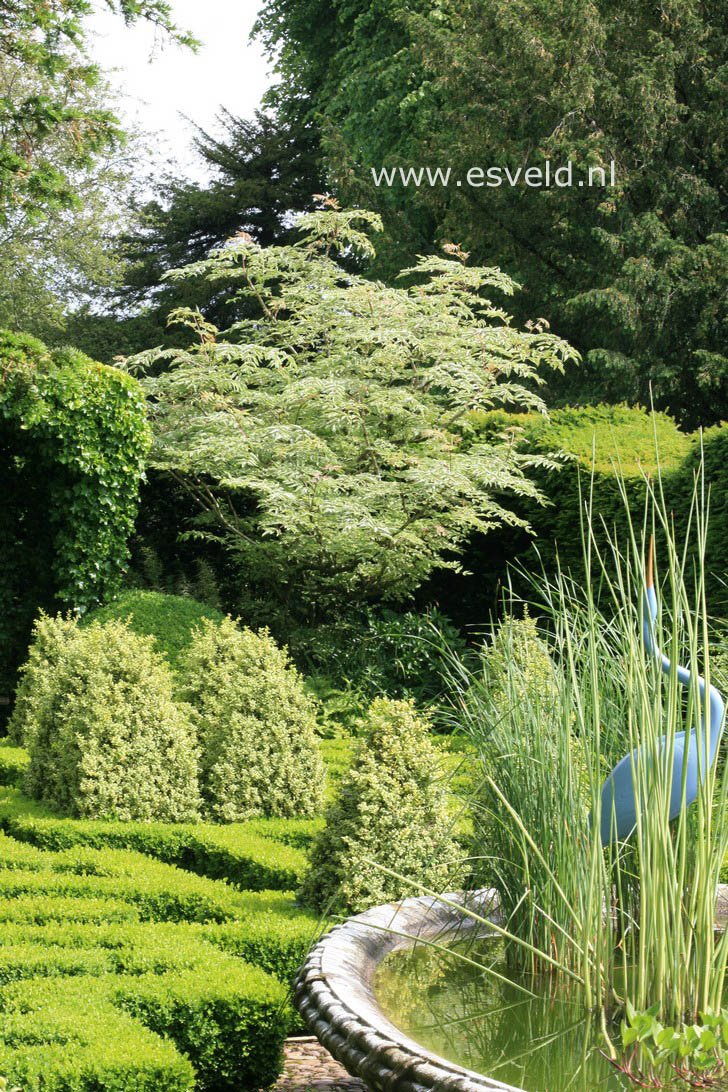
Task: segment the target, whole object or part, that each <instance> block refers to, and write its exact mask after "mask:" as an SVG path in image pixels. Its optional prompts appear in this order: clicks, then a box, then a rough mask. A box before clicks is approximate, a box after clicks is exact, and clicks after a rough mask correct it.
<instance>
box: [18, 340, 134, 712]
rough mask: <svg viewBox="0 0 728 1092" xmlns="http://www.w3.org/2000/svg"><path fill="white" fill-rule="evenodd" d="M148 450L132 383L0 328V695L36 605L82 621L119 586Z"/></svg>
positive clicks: (111, 370)
mask: <svg viewBox="0 0 728 1092" xmlns="http://www.w3.org/2000/svg"><path fill="white" fill-rule="evenodd" d="M149 442H150V441H149V429H148V426H147V422H146V416H145V404H144V396H143V394H142V391H141V388H140V387H139V385H138V383H137V382H136V380H134V379H133V378H131V377H130V376H128V375H126V374H124V373H123V372H120V371H119V370H118V369H116V368H110V367H107V366H105V365H103V364H97V363H95V362H94V361H92V360H90V359H89V358H88V357H86V356H84V354H83V353H80V352H78V351H77V350H74V349H55V350H48V349H46V347H45V346H44V345H43V344H42V343H41V342H40V341H37V340H36V339H35V338H32V337H28V336H26V335H22V334H13V333H10V332H8V331H2V330H0V492H1V493H2V496H3V509H4V510H3V518H2V521H1V527H0V566H2V568H1V570H0V571H1V573H2V577H1V578H0V696H3V697H7V696H8V695H9V693H10V691H11V690H12V687H13V685H14V678H15V672H16V670H17V667H18V664H19V663H20V661H21V660H22V658H23V656H24V654H25V650H26V648H27V642H28V639H29V636H30V629H31V625H32V621H33V618H34V617H35V615H36V613H37V611H38V609H39V608H40V607H43V608H44V609H46V610H56V609H70V610H76V611H80V612H83V611H85V610H87V609H88V608H89V607H92V606H94V605H96V604H97V603H100V602H102V601H103V600H104V599H106V598H108V597H109V596H110V595H111V594H113V593H114V591H115V590H116V589H117V588H118V586H119V583H120V581H121V577H122V575H123V572H124V567H125V563H126V560H127V556H128V548H127V542H128V539H129V535H130V534H131V531H132V529H133V525H134V518H135V516H136V509H137V498H138V489H139V481H140V478H141V476H142V473H143V470H144V462H145V456H146V453H147V450H148V448H149ZM0 712H1V710H0Z"/></svg>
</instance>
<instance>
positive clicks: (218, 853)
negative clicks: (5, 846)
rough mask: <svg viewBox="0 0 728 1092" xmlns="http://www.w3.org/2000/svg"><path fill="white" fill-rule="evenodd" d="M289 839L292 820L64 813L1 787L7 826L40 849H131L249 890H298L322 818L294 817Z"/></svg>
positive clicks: (0, 815)
mask: <svg viewBox="0 0 728 1092" xmlns="http://www.w3.org/2000/svg"><path fill="white" fill-rule="evenodd" d="M288 822H290V823H291V826H292V828H293V829H292V830H291V832H290V834H289V839H290V840H289V841H288V844H283V843H282V842H279V841H277V840H276V836H277V835H283V834H285V830H284V827H285V822H284V821H281V820H278V821H276V820H258V821H251V822H250V823H245V824H243V823H235V824H231V825H230V826H225V827H219V826H213V825H212V824H206V823H196V824H176V823H132V822H130V823H114V822H104V821H102V820H94V819H65V818H58V817H56V816H54V815H52V814H50V813H49V812H48V810H47V809H46V808H44V807H43V806H42V805H38V804H36V803H35V801H32V800H29V799H28V798H27V797H25V796H23V794H22V793H20V792H19V791H17V790H12V789H7V790H6V791H5V792H4V793H2V794H0V827H2V829H3V830H5V831H6V832H7V833H8V834H10V835H12V837H13V838H16V839H18V840H20V841H22V842H28V843H31V844H32V845H34V846H38V847H39V848H40V849H47V850H62V849H70V848H71V847H73V846H88V847H90V848H93V849H112V848H113V849H129V850H136V851H138V852H139V853H143V854H146V855H147V856H149V857H154V858H156V859H157V860H159V861H164V862H166V863H167V864H170V865H177V866H178V867H179V868H183V869H186V870H187V871H190V872H194V873H197V875H199V876H207V877H209V878H211V879H224V880H228V881H229V882H230V883H232V884H234V885H235V886H236V887H240V888H241V889H243V890H246V891H265V890H279V891H291V890H294V889H295V888H296V887H298V885H299V884H300V882H301V878H302V876H303V874H304V871H305V868H306V858H305V855H304V853H303V852H302V851H301V849H299V848H298V846H299V845H305V844H307V843H310V842H311V840H312V839H313V836H314V833H315V831H316V830H317V829H319V828H320V826H321V825H322V821H321V820H299V821H296V820H292V821H288Z"/></svg>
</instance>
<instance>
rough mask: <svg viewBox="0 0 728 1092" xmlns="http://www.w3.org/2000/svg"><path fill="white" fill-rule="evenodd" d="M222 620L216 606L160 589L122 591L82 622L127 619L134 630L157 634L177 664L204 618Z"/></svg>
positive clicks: (164, 650) (172, 664)
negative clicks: (168, 593) (169, 593)
mask: <svg viewBox="0 0 728 1092" xmlns="http://www.w3.org/2000/svg"><path fill="white" fill-rule="evenodd" d="M205 618H207V619H209V620H210V621H213V622H222V620H223V615H222V614H221V613H220V611H218V610H215V608H214V607H209V606H206V605H205V604H204V603H198V601H197V600H196V599H191V598H189V597H188V596H183V595H167V594H166V593H164V592H158V591H140V590H134V591H123V592H121V593H120V595H118V596H117V598H116V599H114V601H113V602H112V603H107V605H106V606H104V607H98V608H97V609H96V610H93V611H90V612H89V614H87V615H86V616H85V617H84V618H83V619H82V623H81V624H82V625H84V624H86V623H87V622H88V623H93V622H113V621H122V622H123V621H126V622H127V623H128V625H129V629H130V630H131V631H132V632H133V633H138V634H139V635H140V636H142V637H154V639H155V641H156V644H157V649H158V650H159V651H160V652H162V653H163V654H164V655H165V656H166V658H167V660H168V661H169V665H170V667H172V668H173V669H176V668H177V665H178V661H179V659H180V657H181V656H182V654H183V653H184V652H185V651H186V650H187V649H188V648H189V646H190V644H191V643H192V638H193V636H194V632H195V629H196V628H198V627H199V626H200V624H201V622H202V621H203V620H204V619H205Z"/></svg>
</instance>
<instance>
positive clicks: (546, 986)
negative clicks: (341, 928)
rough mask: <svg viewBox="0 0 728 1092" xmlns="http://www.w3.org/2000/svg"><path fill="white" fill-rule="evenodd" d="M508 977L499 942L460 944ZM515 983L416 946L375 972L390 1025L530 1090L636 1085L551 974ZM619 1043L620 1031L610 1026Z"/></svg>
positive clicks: (589, 1090)
mask: <svg viewBox="0 0 728 1092" xmlns="http://www.w3.org/2000/svg"><path fill="white" fill-rule="evenodd" d="M460 947H461V948H462V950H464V951H466V952H467V955H468V956H469V957H470V958H473V959H476V960H478V961H479V962H486V963H487V964H488V965H492V966H493V969H494V970H496V971H497V972H499V973H501V974H503V975H504V976H508V975H509V972H508V970H507V968H506V966H505V964H504V962H503V951H502V946H501V944H500V942H498V941H493V940H488V941H478V942H477V944H476V945H475V946H473V945H469V946H467V947H463V946H460ZM519 981H520V982H521V983H522V984H523V985H525V986H527V987H528V988H529V989H530V990H531V991H532V992H533V993H535V994H536V996H535V997H534V998H530V997H527V996H526V995H525V994H524V993H522V992H521V991H519V990H518V988H517V985H516V983H514V982H498V981H496V980H495V979H494V978H493V977H492V976H491V975H489V974H488V973H486V972H485V971H483V970H482V969H479V968H477V967H474V966H472V965H469V964H466V963H463V962H461V961H459V960H458V959H456V958H454V957H453V956H451V955H446V954H444V953H441V952H440V951H438V950H436V949H433V948H428V947H424V946H420V947H418V948H415V950H414V951H409V952H396V953H393V954H392V955H390V956H389V957H387V959H385V960H384V961H383V963H382V965H381V966H380V968H379V969H378V971H377V976H376V979H375V983H374V989H375V993H376V996H377V1000H378V1002H379V1004H380V1006H381V1008H382V1009H383V1011H384V1012H385V1014H386V1015H387V1016H388V1017H389V1019H390V1020H391V1021H392V1023H393V1024H395V1025H396V1027H398V1028H400V1029H401V1030H402V1031H403V1032H405V1033H406V1034H407V1035H408V1036H409V1037H410V1038H411V1039H414V1040H415V1041H416V1042H417V1043H419V1044H421V1045H422V1046H424V1047H426V1048H427V1049H428V1050H431V1051H433V1052H434V1053H435V1054H438V1055H439V1056H440V1057H442V1058H447V1059H448V1060H449V1061H451V1062H455V1063H457V1064H458V1065H461V1066H465V1067H466V1068H467V1069H472V1070H475V1071H476V1072H477V1073H484V1074H487V1075H488V1076H489V1077H495V1078H497V1079H498V1080H499V1081H503V1082H504V1083H505V1084H510V1085H515V1086H516V1087H517V1088H523V1089H526V1090H527V1092H597V1090H602V1092H625V1090H626V1089H628V1088H634V1085H632V1084H631V1083H630V1082H629V1081H628V1080H627V1079H626V1078H625V1077H623V1076H622V1075H621V1074H620V1073H619V1072H618V1071H617V1070H615V1069H614V1067H613V1066H612V1065H610V1063H609V1062H608V1061H607V1059H606V1058H604V1057H603V1056H602V1055H601V1053H600V1048H603V1047H604V1040H603V1038H602V1036H601V1034H600V1031H599V1027H598V1025H597V1022H596V1021H595V1020H594V1019H591V1018H589V1017H585V1015H584V1010H583V1006H582V1005H580V1004H579V1003H578V999H576V998H575V999H573V1000H570V999H569V995H568V991H561V992H555V991H554V990H553V988H552V984H551V983H550V981H549V980H548V978H543V979H534V978H528V979H520V980H519ZM613 1030H614V1035H613V1040H614V1041H616V1042H619V1031H618V1029H613Z"/></svg>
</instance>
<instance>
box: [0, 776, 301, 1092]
mask: <svg viewBox="0 0 728 1092" xmlns="http://www.w3.org/2000/svg"><path fill="white" fill-rule="evenodd" d="M5 791H6V793H9V794H10V795H11V796H12V790H5ZM18 795H19V794H15V796H16V800H15V803H16V805H17V802H18V801H17V796H18ZM31 818H32V817H31ZM55 822H57V821H55ZM258 841H259V842H261V843H264V844H266V845H267V846H268V847H269V848H271V849H273V848H274V843H273V842H271V841H270V840H269V839H268V840H266V839H263V838H260V837H258ZM279 848H281V849H284V848H285V847H279ZM291 852H295V851H293V850H291ZM3 896H4V897H3ZM0 907H3V908H4V909H5V910H6V911H7V913H6V914H1V913H0V920H2V919H4V926H3V929H2V930H0V984H1V985H2V987H3V988H2V994H1V997H0V1013H2V1019H1V1020H0V1025H1V1030H0V1072H2V1073H4V1074H5V1075H6V1076H7V1077H8V1078H9V1080H10V1083H11V1084H17V1085H20V1086H21V1087H22V1088H23V1090H24V1092H36V1090H37V1092H40V1090H41V1089H43V1090H44V1092H56V1090H57V1092H61V1090H63V1092H68V1090H74V1092H98V1090H99V1089H103V1090H105V1092H106V1090H109V1089H114V1090H115V1089H119V1092H121V1090H122V1089H125V1090H127V1089H129V1088H131V1087H133V1088H134V1089H135V1092H137V1090H138V1089H147V1088H149V1089H152V1088H154V1089H162V1090H166V1089H185V1090H187V1089H190V1090H191V1089H192V1088H195V1089H198V1090H207V1089H209V1090H210V1092H212V1090H213V1089H215V1090H216V1092H226V1090H230V1092H232V1090H233V1089H241V1090H244V1089H253V1088H261V1087H265V1086H267V1085H268V1084H270V1083H271V1082H272V1081H274V1080H275V1078H276V1076H277V1075H278V1073H279V1071H280V1065H281V1054H282V1043H283V1039H284V1037H285V1035H286V1033H287V1029H288V1028H289V1026H290V1019H291V1012H290V1009H289V1007H288V1004H287V985H288V984H289V983H290V981H291V979H292V976H293V974H294V973H295V969H296V967H297V966H298V965H299V964H300V962H301V960H302V958H303V955H304V954H305V951H306V950H307V948H308V946H309V944H310V943H311V941H312V939H313V938H314V937H315V935H316V931H317V926H318V923H317V921H316V919H315V917H313V916H310V915H309V916H307V915H305V914H302V913H301V912H300V910H298V909H297V908H296V906H295V903H294V901H293V898H292V896H291V895H290V894H284V893H282V892H251V891H248V892H242V891H240V890H237V889H235V888H234V887H232V886H231V885H229V884H227V883H225V882H221V881H219V880H218V881H215V880H211V879H209V878H206V877H202V876H197V875H193V874H190V873H188V872H185V871H182V870H180V869H178V868H174V867H172V866H171V865H170V864H167V863H164V862H162V861H159V860H155V859H153V858H151V857H149V856H145V855H142V854H140V853H138V852H135V851H133V850H129V849H112V848H98V849H96V848H92V847H90V846H88V845H83V844H79V843H78V842H75V843H74V844H72V845H70V846H68V847H67V848H64V849H59V850H55V851H51V850H48V849H41V848H39V847H38V846H37V845H32V844H30V843H29V842H21V841H18V840H17V839H15V838H11V837H8V836H7V835H1V836H0ZM253 963H255V964H257V965H256V966H254V965H252V964H253ZM269 972H272V973H269ZM61 1043H62V1044H64V1047H65V1049H64V1050H60V1049H58V1046H59V1044H61Z"/></svg>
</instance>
